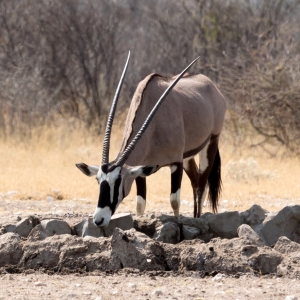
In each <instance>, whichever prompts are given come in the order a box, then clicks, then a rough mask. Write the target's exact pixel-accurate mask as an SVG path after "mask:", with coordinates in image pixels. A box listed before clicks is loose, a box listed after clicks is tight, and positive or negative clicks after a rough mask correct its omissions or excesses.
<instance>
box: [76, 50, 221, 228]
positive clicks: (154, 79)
mask: <svg viewBox="0 0 300 300" xmlns="http://www.w3.org/2000/svg"><path fill="white" fill-rule="evenodd" d="M197 59H198V58H197ZM197 59H195V60H194V61H193V62H192V63H191V64H190V65H189V66H188V67H187V68H186V69H185V70H183V71H182V72H181V73H180V74H179V75H178V76H177V77H173V78H166V77H163V76H160V75H158V74H151V75H148V76H147V77H146V78H145V79H144V80H143V81H141V82H140V83H139V85H138V87H137V89H136V91H135V93H134V96H133V99H132V102H131V105H130V108H129V111H128V116H127V120H126V125H125V131H124V137H123V141H122V146H121V149H120V152H119V154H118V156H117V158H116V159H115V160H114V161H112V162H109V160H108V158H109V141H110V133H111V127H112V122H113V118H114V112H115V108H116V103H117V99H118V95H119V93H120V89H121V86H122V82H123V79H124V76H125V73H126V69H127V65H128V60H129V55H128V59H127V62H126V65H125V68H124V71H123V74H122V77H121V80H120V83H119V85H118V89H117V92H116V96H115V98H114V101H113V104H112V108H111V111H110V115H109V118H108V122H107V127H106V133H105V138H104V145H103V155H102V164H101V166H100V167H98V166H88V165H86V164H77V167H78V168H79V169H80V170H81V171H82V172H83V173H84V174H86V175H88V176H92V175H96V177H97V180H98V182H99V184H100V194H99V200H98V205H97V208H96V211H95V213H94V223H95V224H96V225H98V226H105V225H107V224H108V223H109V221H110V218H111V216H112V215H113V213H114V212H115V210H116V208H117V207H118V205H119V204H120V202H121V201H122V200H123V199H124V197H126V196H127V195H128V194H129V192H130V189H131V186H132V183H133V181H134V180H135V181H136V185H137V214H138V215H141V214H143V212H144V210H145V205H146V179H145V177H146V176H149V175H151V174H153V173H154V172H156V171H157V170H158V169H160V168H161V167H164V166H169V167H170V169H171V195H170V202H171V206H172V208H173V211H174V214H175V216H178V215H179V206H180V187H181V179H182V173H183V170H185V172H186V173H187V175H188V177H189V178H190V180H191V184H192V188H193V193H194V217H199V216H200V215H201V209H202V204H203V201H204V199H205V197H206V190H208V191H209V199H210V202H211V205H212V208H213V210H214V211H216V208H217V203H218V197H219V192H220V185H221V174H220V172H221V161H220V155H219V150H218V142H219V136H220V133H221V129H222V126H223V121H224V115H225V111H226V104H225V100H224V97H223V96H222V94H221V93H220V91H219V90H218V89H217V88H216V86H215V85H214V84H213V83H212V81H211V80H210V79H208V78H207V77H206V76H204V75H201V74H197V75H185V76H184V74H185V72H186V71H187V70H188V69H189V68H190V67H191V66H192V65H193V64H194V63H195V61H196V60H197ZM179 79H180V80H179ZM157 99H159V100H157ZM197 154H199V157H200V166H199V168H198V166H197V165H196V163H195V160H194V156H195V155H197Z"/></svg>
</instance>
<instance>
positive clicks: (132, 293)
mask: <svg viewBox="0 0 300 300" xmlns="http://www.w3.org/2000/svg"><path fill="white" fill-rule="evenodd" d="M151 275H152V276H149V275H148V274H138V273H137V274H126V272H124V271H123V272H122V273H119V274H114V275H106V274H103V275H101V276H97V275H95V276H93V275H92V276H78V275H76V274H73V275H52V276H49V275H45V274H39V273H34V274H27V275H25V274H17V275H16V274H15V275H11V274H6V275H1V277H0V299H95V300H96V299H97V300H100V299H101V300H106V299H135V300H138V299H174V300H175V299H235V300H237V299H286V300H292V299H300V285H299V281H296V280H288V279H282V278H258V277H256V278H255V277H248V276H247V275H244V276H242V277H240V278H229V277H224V278H217V277H213V278H211V277H208V278H199V277H198V278H197V275H198V274H197V273H193V274H188V275H187V276H184V275H180V276H176V274H167V273H165V274H163V275H159V276H155V275H153V274H151Z"/></svg>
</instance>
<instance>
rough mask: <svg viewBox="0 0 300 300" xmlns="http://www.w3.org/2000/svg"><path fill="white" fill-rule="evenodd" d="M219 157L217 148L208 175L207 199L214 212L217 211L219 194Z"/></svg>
mask: <svg viewBox="0 0 300 300" xmlns="http://www.w3.org/2000/svg"><path fill="white" fill-rule="evenodd" d="M221 185H222V181H221V157H220V153H219V149H218V150H217V153H216V156H215V160H214V163H213V166H212V169H211V171H210V173H209V176H208V186H209V194H208V196H209V200H210V204H211V207H212V210H213V212H214V213H216V212H218V202H219V196H220V194H221Z"/></svg>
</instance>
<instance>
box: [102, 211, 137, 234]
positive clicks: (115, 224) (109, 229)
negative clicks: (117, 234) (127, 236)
mask: <svg viewBox="0 0 300 300" xmlns="http://www.w3.org/2000/svg"><path fill="white" fill-rule="evenodd" d="M115 228H120V229H122V230H129V229H131V228H133V219H132V216H131V214H129V213H119V214H115V215H113V216H112V218H111V220H110V222H109V224H108V225H107V226H106V227H103V233H104V236H106V237H108V236H111V235H112V234H113V232H114V230H115Z"/></svg>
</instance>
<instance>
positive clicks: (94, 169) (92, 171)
mask: <svg viewBox="0 0 300 300" xmlns="http://www.w3.org/2000/svg"><path fill="white" fill-rule="evenodd" d="M76 167H77V168H78V169H79V170H80V171H81V172H82V173H83V174H85V175H86V176H94V175H97V173H98V171H99V166H88V165H86V164H84V163H80V164H76Z"/></svg>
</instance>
